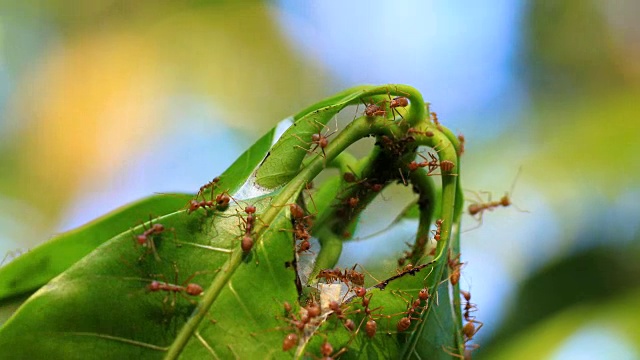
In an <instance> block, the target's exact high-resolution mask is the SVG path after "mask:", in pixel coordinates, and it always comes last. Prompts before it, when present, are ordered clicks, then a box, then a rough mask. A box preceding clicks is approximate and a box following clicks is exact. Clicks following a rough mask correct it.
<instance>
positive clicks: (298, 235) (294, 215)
mask: <svg viewBox="0 0 640 360" xmlns="http://www.w3.org/2000/svg"><path fill="white" fill-rule="evenodd" d="M274 206H286V205H274ZM289 213H290V214H291V220H292V222H293V235H294V237H295V239H296V240H301V242H300V244H299V245H298V248H297V250H296V253H297V254H301V253H303V252H306V251H309V250H310V249H311V243H310V242H309V239H310V238H311V234H310V233H309V228H310V227H311V226H312V225H313V224H312V220H311V219H312V218H313V215H311V214H309V215H305V211H304V209H303V208H302V207H301V206H300V205H298V204H289Z"/></svg>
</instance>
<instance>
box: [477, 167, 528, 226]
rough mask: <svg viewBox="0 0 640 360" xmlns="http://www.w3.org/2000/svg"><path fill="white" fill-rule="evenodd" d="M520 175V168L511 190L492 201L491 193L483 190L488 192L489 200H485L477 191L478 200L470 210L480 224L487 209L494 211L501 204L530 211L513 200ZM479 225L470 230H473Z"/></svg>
mask: <svg viewBox="0 0 640 360" xmlns="http://www.w3.org/2000/svg"><path fill="white" fill-rule="evenodd" d="M519 175H520V170H518V174H517V175H516V178H515V179H514V180H513V183H512V184H511V189H510V190H509V192H506V193H505V194H504V196H502V197H501V198H500V200H496V201H491V193H489V192H484V191H483V193H486V194H487V195H488V199H487V201H486V202H483V200H482V198H481V197H480V196H479V195H478V194H477V193H475V195H476V197H477V200H478V201H475V202H472V203H471V204H470V205H469V207H468V211H469V215H471V216H473V217H474V218H476V220H478V222H479V224H478V226H480V225H482V216H483V215H484V212H485V211H493V209H495V208H497V207H500V206H503V207H507V206H510V205H513V206H514V207H515V208H516V209H517V210H518V211H521V212H528V211H526V210H522V209H520V208H518V207H517V206H516V205H515V204H513V203H512V202H511V194H513V189H514V187H515V185H516V180H518V176H519ZM478 226H476V227H474V228H472V229H469V230H473V229H475V228H477V227H478ZM469 230H467V231H469Z"/></svg>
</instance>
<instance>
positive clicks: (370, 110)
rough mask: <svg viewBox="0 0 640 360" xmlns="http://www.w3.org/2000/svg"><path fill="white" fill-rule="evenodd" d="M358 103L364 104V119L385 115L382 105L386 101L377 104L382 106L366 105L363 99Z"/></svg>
mask: <svg viewBox="0 0 640 360" xmlns="http://www.w3.org/2000/svg"><path fill="white" fill-rule="evenodd" d="M360 101H361V102H362V104H364V115H365V116H366V117H376V116H386V115H387V110H385V109H384V104H385V103H386V102H387V100H382V101H380V102H379V103H382V104H383V105H382V106H380V105H378V104H376V103H374V102H371V103H366V102H364V100H363V99H360Z"/></svg>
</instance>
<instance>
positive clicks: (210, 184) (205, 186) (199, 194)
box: [196, 176, 220, 199]
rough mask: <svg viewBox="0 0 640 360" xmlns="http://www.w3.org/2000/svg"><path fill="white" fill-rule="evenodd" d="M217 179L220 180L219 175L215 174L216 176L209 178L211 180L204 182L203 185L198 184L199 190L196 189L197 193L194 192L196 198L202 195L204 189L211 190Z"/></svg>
mask: <svg viewBox="0 0 640 360" xmlns="http://www.w3.org/2000/svg"><path fill="white" fill-rule="evenodd" d="M219 181H220V177H219V176H216V177H214V178H213V180H211V181H209V182H208V183H206V184H204V185H202V186H200V190H199V191H198V193H197V194H196V199H197V198H198V197H199V196H204V192H205V190H207V189H212V190H213V188H215V187H216V186H217V185H218V182H219Z"/></svg>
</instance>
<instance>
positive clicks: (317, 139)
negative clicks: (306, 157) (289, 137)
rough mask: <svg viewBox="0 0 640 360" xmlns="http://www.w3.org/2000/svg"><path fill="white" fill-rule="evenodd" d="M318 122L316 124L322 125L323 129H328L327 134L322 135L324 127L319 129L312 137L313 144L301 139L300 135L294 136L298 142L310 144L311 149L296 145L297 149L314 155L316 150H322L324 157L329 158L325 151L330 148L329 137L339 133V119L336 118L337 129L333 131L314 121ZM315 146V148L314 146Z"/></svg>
mask: <svg viewBox="0 0 640 360" xmlns="http://www.w3.org/2000/svg"><path fill="white" fill-rule="evenodd" d="M314 121H315V122H316V124H319V125H322V127H324V128H325V129H326V131H325V133H324V134H322V127H320V128H319V129H318V132H317V133H314V134H312V135H311V142H307V141H304V140H303V139H302V138H300V137H299V136H298V135H293V136H295V137H296V138H297V139H298V140H300V141H302V142H303V143H305V144H309V145H310V146H309V149H306V148H304V147H302V146H299V145H296V147H298V148H301V149H303V150H304V151H306V152H308V153H309V154H314V153H315V151H316V149H318V148H320V151H322V157H323V158H325V160H326V158H327V154H326V153H325V152H324V149H325V148H326V147H327V146H329V137H330V136H331V135H333V134H335V133H336V132H338V118H336V129H335V130H333V131H331V129H329V128H328V127H327V125H325V124H323V123H320V122H318V121H317V120H314ZM313 145H315V146H313ZM311 146H313V149H311Z"/></svg>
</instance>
